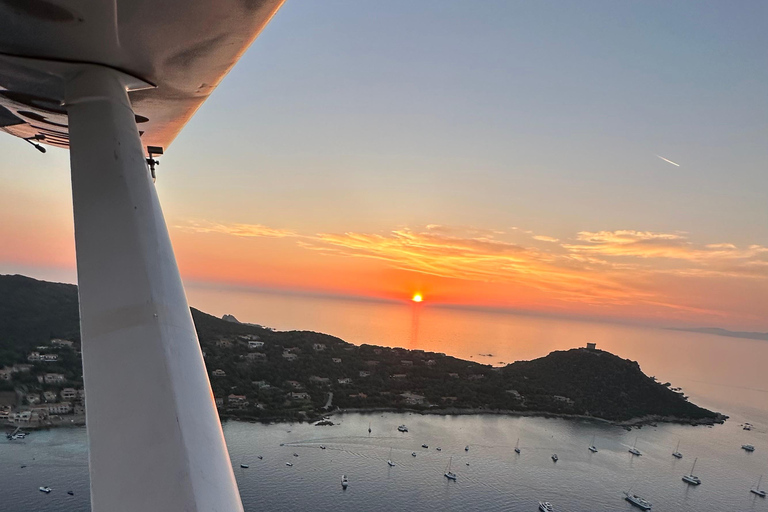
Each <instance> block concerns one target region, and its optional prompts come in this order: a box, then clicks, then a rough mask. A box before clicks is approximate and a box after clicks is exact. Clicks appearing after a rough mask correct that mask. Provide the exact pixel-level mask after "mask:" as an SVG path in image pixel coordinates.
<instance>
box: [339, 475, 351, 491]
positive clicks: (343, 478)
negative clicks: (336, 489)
mask: <svg viewBox="0 0 768 512" xmlns="http://www.w3.org/2000/svg"><path fill="white" fill-rule="evenodd" d="M348 485H349V480H348V479H347V475H341V488H342V489H346V488H347V486H348Z"/></svg>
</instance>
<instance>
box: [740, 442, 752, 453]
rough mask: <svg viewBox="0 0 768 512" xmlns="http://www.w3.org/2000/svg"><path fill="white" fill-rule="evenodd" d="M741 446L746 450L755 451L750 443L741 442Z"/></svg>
mask: <svg viewBox="0 0 768 512" xmlns="http://www.w3.org/2000/svg"><path fill="white" fill-rule="evenodd" d="M741 447H742V448H743V449H745V450H747V451H748V452H753V451H755V447H754V446H752V445H751V444H743V445H741Z"/></svg>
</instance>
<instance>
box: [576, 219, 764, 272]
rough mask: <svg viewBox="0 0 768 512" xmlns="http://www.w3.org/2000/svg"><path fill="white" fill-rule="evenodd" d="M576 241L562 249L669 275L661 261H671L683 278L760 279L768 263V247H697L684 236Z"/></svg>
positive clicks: (629, 233) (625, 234) (631, 234)
mask: <svg viewBox="0 0 768 512" xmlns="http://www.w3.org/2000/svg"><path fill="white" fill-rule="evenodd" d="M576 239H577V242H576V243H570V244H568V243H565V244H562V247H563V248H564V249H566V250H567V251H569V252H570V253H573V254H582V255H584V254H588V255H591V256H595V257H599V258H603V259H604V260H605V259H606V258H608V259H611V258H613V261H616V259H621V260H623V261H626V260H634V262H635V264H636V265H644V266H645V267H647V268H649V269H653V268H657V269H658V270H665V271H669V270H668V267H664V265H663V264H662V263H663V262H662V263H659V260H667V261H668V262H671V263H676V264H678V265H677V266H676V267H673V268H676V269H677V271H678V272H679V273H680V274H681V275H683V274H688V275H693V274H702V275H703V274H707V273H708V274H716V273H719V274H723V275H735V274H740V273H742V274H751V275H759V274H760V273H761V272H763V269H764V267H765V265H763V264H764V263H766V262H768V247H763V246H760V245H750V246H749V247H747V248H746V249H740V248H738V247H737V246H735V245H733V244H730V243H711V244H704V245H697V244H695V243H693V242H691V241H690V240H689V239H688V238H687V237H686V236H685V235H684V234H680V233H655V232H651V231H633V230H619V231H597V232H590V231H582V232H580V233H578V234H577V236H576ZM643 260H653V261H652V262H647V261H646V262H643ZM755 269H757V270H755ZM766 277H768V274H766Z"/></svg>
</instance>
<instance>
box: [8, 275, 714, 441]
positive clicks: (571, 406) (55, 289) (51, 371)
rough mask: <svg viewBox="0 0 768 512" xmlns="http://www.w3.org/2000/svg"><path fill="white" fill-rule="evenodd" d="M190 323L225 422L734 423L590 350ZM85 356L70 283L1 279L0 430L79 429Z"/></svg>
mask: <svg viewBox="0 0 768 512" xmlns="http://www.w3.org/2000/svg"><path fill="white" fill-rule="evenodd" d="M192 315H193V318H194V322H195V326H196V329H197V332H198V336H199V339H200V345H201V349H202V351H203V354H204V357H205V363H206V366H207V369H208V373H209V377H210V382H211V387H212V390H213V393H214V397H215V400H216V406H217V408H218V410H219V414H220V417H221V418H222V419H239V420H246V421H265V422H266V421H318V420H321V419H323V418H325V417H327V416H328V415H330V414H333V413H335V412H352V411H359V412H363V411H414V412H419V413H425V414H518V415H520V414H522V415H542V416H547V415H558V416H571V417H584V418H591V419H595V420H603V421H608V422H612V423H614V424H617V425H622V426H628V425H641V424H647V423H653V422H678V423H688V424H694V425H698V424H707V425H711V424H714V423H722V422H724V421H725V419H726V418H727V417H726V416H724V415H722V414H719V413H717V412H713V411H710V410H707V409H704V408H702V407H699V406H697V405H695V404H693V403H691V402H689V401H688V399H687V397H685V396H684V395H683V393H682V390H680V389H679V388H673V387H672V385H671V383H669V382H666V383H660V382H657V381H656V379H655V378H653V377H648V376H646V375H645V374H644V373H643V372H642V370H641V369H640V365H639V364H638V363H637V362H635V361H630V360H627V359H622V358H620V357H618V356H616V355H614V354H611V353H609V352H606V351H603V350H599V349H597V348H596V347H595V346H594V345H593V344H589V345H588V346H587V347H586V348H574V349H571V350H566V351H555V352H552V353H550V354H548V355H546V356H544V357H541V358H538V359H534V360H531V361H517V362H515V363H511V364H508V365H506V366H501V367H493V366H491V365H487V364H481V363H477V362H473V361H467V360H462V359H459V358H456V357H452V356H448V355H445V354H442V353H435V352H426V351H423V350H407V349H403V348H389V347H382V346H374V345H367V344H363V345H359V346H358V345H353V344H351V343H347V342H345V341H344V340H341V339H339V338H336V337H334V336H330V335H327V334H322V333H316V332H310V331H274V330H272V329H269V328H266V327H262V326H258V325H253V324H243V323H240V322H238V321H237V319H235V318H234V317H233V316H231V315H225V316H224V318H222V319H220V318H216V317H213V316H211V315H208V314H205V313H203V312H201V311H198V310H196V309H194V308H192ZM79 350H80V332H79V316H78V301H77V287H76V286H75V285H68V284H59V283H48V282H44V281H37V280H35V279H31V278H28V277H24V276H0V422H3V423H6V425H7V426H11V427H13V426H24V427H25V428H34V427H50V426H56V425H62V424H66V425H71V424H82V422H83V419H84V391H83V381H82V366H81V360H80V352H79Z"/></svg>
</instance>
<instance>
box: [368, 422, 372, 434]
mask: <svg viewBox="0 0 768 512" xmlns="http://www.w3.org/2000/svg"><path fill="white" fill-rule="evenodd" d="M368 433H369V434H370V433H371V422H370V421H369V422H368Z"/></svg>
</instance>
